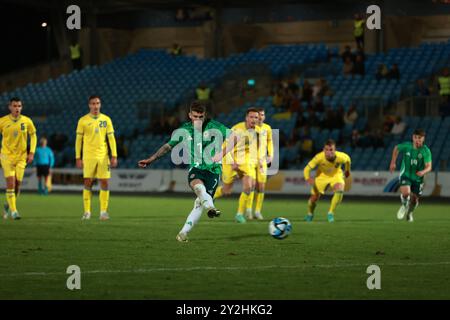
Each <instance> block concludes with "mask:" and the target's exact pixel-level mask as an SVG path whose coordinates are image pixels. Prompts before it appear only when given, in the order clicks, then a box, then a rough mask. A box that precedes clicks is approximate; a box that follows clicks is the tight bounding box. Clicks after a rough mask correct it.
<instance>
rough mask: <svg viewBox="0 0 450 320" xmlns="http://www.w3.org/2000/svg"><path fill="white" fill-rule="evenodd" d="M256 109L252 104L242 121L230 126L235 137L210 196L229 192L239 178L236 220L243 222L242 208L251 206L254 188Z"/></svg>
mask: <svg viewBox="0 0 450 320" xmlns="http://www.w3.org/2000/svg"><path fill="white" fill-rule="evenodd" d="M258 119H259V112H258V109H256V108H249V109H247V112H246V117H245V121H243V122H240V123H238V124H236V125H234V126H233V127H232V128H231V130H232V131H233V133H234V134H236V136H237V138H238V141H237V144H236V145H235V146H234V148H233V150H232V152H230V153H229V154H228V155H227V156H226V157H225V158H224V160H223V164H222V182H223V186H221V187H218V188H217V190H216V193H215V194H214V198H215V199H216V198H219V197H221V196H222V195H229V194H231V190H232V188H233V184H234V180H235V179H236V178H242V193H241V195H240V197H239V205H238V210H237V214H236V217H235V219H236V221H237V222H239V223H245V222H246V219H245V217H244V210H246V209H247V210H248V208H250V210H251V208H252V206H253V199H252V198H251V196H252V192H253V190H254V188H255V181H256V167H257V166H258V135H259V128H258V127H257V123H258Z"/></svg>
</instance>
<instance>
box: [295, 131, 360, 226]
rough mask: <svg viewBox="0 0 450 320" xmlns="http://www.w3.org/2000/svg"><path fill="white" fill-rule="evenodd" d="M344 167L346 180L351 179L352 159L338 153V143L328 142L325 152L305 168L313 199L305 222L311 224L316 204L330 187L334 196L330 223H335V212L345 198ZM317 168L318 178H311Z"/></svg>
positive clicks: (324, 148) (328, 217) (329, 218)
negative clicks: (343, 167)
mask: <svg viewBox="0 0 450 320" xmlns="http://www.w3.org/2000/svg"><path fill="white" fill-rule="evenodd" d="M342 165H344V166H345V178H348V179H349V178H350V165H351V160H350V157H349V156H348V155H347V154H346V153H344V152H339V151H336V142H334V140H331V139H330V140H328V141H326V142H325V146H324V147H323V152H320V153H318V154H317V155H316V156H315V157H314V158H313V159H312V160H311V161H310V162H309V163H308V164H307V165H306V167H305V169H304V170H303V174H304V177H305V180H306V181H307V182H308V184H309V185H310V186H311V187H312V188H311V197H310V198H309V201H308V214H307V215H306V217H305V221H308V222H311V221H312V220H313V218H314V209H315V208H316V202H317V201H318V200H319V198H320V196H321V195H323V194H324V193H325V191H326V189H327V188H328V187H331V188H332V190H333V192H334V195H333V198H332V199H331V206H330V209H329V210H328V215H327V219H328V222H334V211H335V210H336V207H337V206H338V204H339V203H341V202H342V198H343V197H344V187H345V180H344V174H343V173H342V168H341V167H342ZM316 167H317V172H316V177H315V178H312V177H311V176H310V174H311V170H313V169H315V168H316Z"/></svg>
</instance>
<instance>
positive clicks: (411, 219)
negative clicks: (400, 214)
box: [406, 193, 419, 222]
mask: <svg viewBox="0 0 450 320" xmlns="http://www.w3.org/2000/svg"><path fill="white" fill-rule="evenodd" d="M418 206H419V196H417V195H415V194H414V193H413V194H411V201H410V204H409V206H408V212H407V213H406V221H408V222H414V217H413V213H414V210H416V208H417V207H418Z"/></svg>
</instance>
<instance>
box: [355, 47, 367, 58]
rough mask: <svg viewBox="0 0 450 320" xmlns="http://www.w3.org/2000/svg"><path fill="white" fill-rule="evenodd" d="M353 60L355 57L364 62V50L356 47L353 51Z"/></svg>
mask: <svg viewBox="0 0 450 320" xmlns="http://www.w3.org/2000/svg"><path fill="white" fill-rule="evenodd" d="M354 55H355V59H356V57H357V56H361V58H362V60H363V61H366V54H365V53H364V49H363V48H361V47H360V46H358V47H357V48H356V51H355V54H354Z"/></svg>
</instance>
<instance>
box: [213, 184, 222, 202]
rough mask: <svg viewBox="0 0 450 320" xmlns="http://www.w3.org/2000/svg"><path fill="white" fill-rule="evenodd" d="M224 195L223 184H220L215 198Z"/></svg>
mask: <svg viewBox="0 0 450 320" xmlns="http://www.w3.org/2000/svg"><path fill="white" fill-rule="evenodd" d="M222 195H223V193H222V186H219V187H217V189H216V193H214V199H217V198H220V197H221V196H222Z"/></svg>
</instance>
